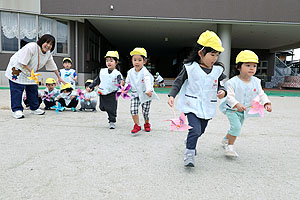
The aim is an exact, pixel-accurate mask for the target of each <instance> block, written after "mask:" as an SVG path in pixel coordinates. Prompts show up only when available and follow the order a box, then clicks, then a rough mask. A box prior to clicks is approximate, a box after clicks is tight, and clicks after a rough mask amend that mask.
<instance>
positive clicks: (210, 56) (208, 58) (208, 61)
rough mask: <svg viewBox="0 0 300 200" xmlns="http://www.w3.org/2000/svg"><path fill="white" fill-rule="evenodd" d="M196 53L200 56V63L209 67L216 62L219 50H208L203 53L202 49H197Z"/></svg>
mask: <svg viewBox="0 0 300 200" xmlns="http://www.w3.org/2000/svg"><path fill="white" fill-rule="evenodd" d="M198 54H199V56H200V58H201V61H200V63H201V64H204V65H205V66H207V67H209V68H210V67H212V66H213V65H214V64H215V62H217V60H218V58H219V54H220V53H219V52H209V53H207V54H205V55H204V54H203V52H202V51H199V52H198Z"/></svg>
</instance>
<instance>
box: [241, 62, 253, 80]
mask: <svg viewBox="0 0 300 200" xmlns="http://www.w3.org/2000/svg"><path fill="white" fill-rule="evenodd" d="M256 69H257V63H254V62H245V63H243V64H242V66H241V69H239V70H240V75H242V76H246V77H251V76H253V75H254V74H255V73H256Z"/></svg>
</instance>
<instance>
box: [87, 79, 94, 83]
mask: <svg viewBox="0 0 300 200" xmlns="http://www.w3.org/2000/svg"><path fill="white" fill-rule="evenodd" d="M92 82H94V81H93V80H92V79H88V80H86V81H85V83H92Z"/></svg>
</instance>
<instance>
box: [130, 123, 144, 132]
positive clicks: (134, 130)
mask: <svg viewBox="0 0 300 200" xmlns="http://www.w3.org/2000/svg"><path fill="white" fill-rule="evenodd" d="M141 129H142V127H141V126H139V125H137V124H134V127H133V129H132V130H131V133H137V132H139V131H140V130H141Z"/></svg>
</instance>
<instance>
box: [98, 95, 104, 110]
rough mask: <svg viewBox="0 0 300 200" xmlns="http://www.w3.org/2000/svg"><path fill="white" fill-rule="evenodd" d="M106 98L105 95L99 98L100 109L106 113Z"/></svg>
mask: <svg viewBox="0 0 300 200" xmlns="http://www.w3.org/2000/svg"><path fill="white" fill-rule="evenodd" d="M104 98H105V96H104V95H100V96H99V109H100V110H101V111H105V108H104V103H105V100H104Z"/></svg>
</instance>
